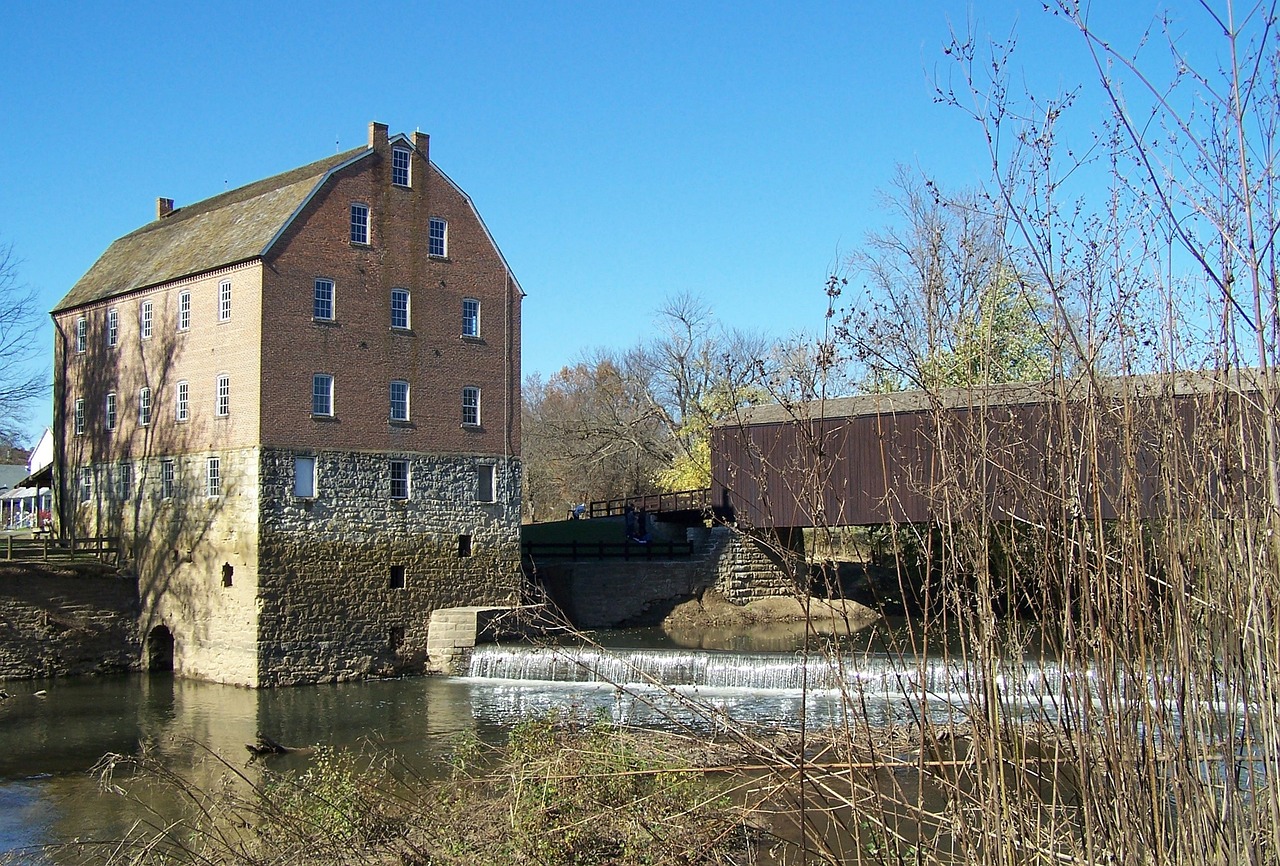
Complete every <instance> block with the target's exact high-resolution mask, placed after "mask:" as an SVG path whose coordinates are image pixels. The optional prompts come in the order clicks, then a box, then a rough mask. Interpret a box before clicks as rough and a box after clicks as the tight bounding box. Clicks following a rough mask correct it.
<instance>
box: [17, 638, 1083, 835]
mask: <svg viewBox="0 0 1280 866" xmlns="http://www.w3.org/2000/svg"><path fill="white" fill-rule="evenodd" d="M894 633H895V632H894V629H893V628H892V627H888V626H886V627H880V628H878V629H873V630H871V631H869V632H866V633H865V634H863V635H861V636H859V637H858V638H857V639H856V640H855V641H854V643H857V644H858V646H856V647H854V646H847V647H843V648H842V649H844V650H845V653H844V654H842V655H841V656H839V657H838V659H837V661H836V662H835V663H834V664H833V663H832V662H831V661H830V660H828V659H824V658H823V657H822V656H821V654H818V655H815V656H814V657H813V658H810V659H809V660H808V662H807V663H806V659H807V658H808V657H807V656H806V655H805V654H804V653H802V652H800V650H799V648H798V645H799V643H800V642H801V635H800V634H799V633H798V632H794V631H792V632H788V631H786V630H782V631H778V630H774V631H772V632H769V633H767V634H762V635H757V636H755V637H752V636H746V637H744V636H743V635H740V634H739V635H724V636H720V637H717V636H714V635H710V636H709V635H702V636H700V637H699V638H698V640H697V641H696V642H698V643H699V644H700V646H698V647H697V648H690V647H689V646H687V645H685V646H682V645H680V644H678V643H676V642H674V641H672V640H671V639H670V638H668V637H666V636H664V635H662V634H661V633H660V632H656V631H633V632H614V633H608V634H607V635H604V636H602V638H601V639H602V640H605V641H607V642H608V643H609V644H610V646H611V649H610V650H609V651H607V652H601V651H600V650H598V649H596V648H592V647H575V648H570V649H566V648H536V647H481V648H479V649H478V650H477V651H476V653H475V655H474V657H473V659H472V666H471V669H470V671H469V672H468V675H466V676H459V677H415V678H407V679H399V680H375V681H368V682H356V683H342V684H331V685H318V686H306V687H296V688H287V689H273V690H251V689H244V688H237V687H233V686H223V685H217V684H213V683H205V682H198V681H192V680H182V679H175V678H173V677H172V676H168V675H155V674H152V675H144V674H139V675H130V676H118V677H99V678H84V679H60V680H43V681H40V680H27V681H9V682H0V689H3V690H4V691H5V692H7V693H8V695H9V697H8V698H6V699H3V700H2V701H0V852H13V851H16V850H21V849H31V848H32V847H33V846H40V845H45V844H49V843H56V842H60V841H66V840H70V839H87V838H94V839H108V840H109V839H115V838H120V837H121V836H122V835H123V834H124V833H125V832H126V831H127V830H128V828H129V827H130V825H131V824H132V823H133V822H134V821H135V820H137V819H138V818H139V811H138V805H137V804H136V803H134V802H132V801H130V800H128V799H126V798H123V797H121V796H119V795H118V794H115V793H110V792H106V791H103V790H100V787H99V785H98V783H97V781H96V779H95V777H94V775H93V774H92V773H91V772H90V770H91V768H92V767H93V766H94V765H95V763H96V762H97V761H98V760H99V759H100V758H101V757H102V756H103V755H106V754H108V753H115V754H120V755H125V756H135V755H138V754H140V753H143V752H146V753H148V754H150V755H153V756H157V757H159V758H160V759H161V760H162V761H163V763H164V764H165V765H166V766H167V767H170V768H173V769H175V770H176V771H178V772H180V773H182V774H183V775H185V776H187V777H188V778H193V779H194V780H195V781H197V782H198V783H203V784H214V783H216V782H217V780H218V779H219V778H221V777H223V776H225V775H227V772H228V765H229V766H230V767H233V768H236V769H242V768H244V767H245V766H246V765H247V762H248V759H249V757H250V756H249V753H248V752H247V751H246V749H245V745H246V744H248V743H253V742H255V740H256V738H257V735H258V733H259V732H262V733H264V734H266V735H267V736H269V737H271V738H273V739H275V740H277V741H279V742H282V743H285V744H288V745H291V746H312V745H328V746H334V747H360V746H363V745H364V744H367V743H370V742H372V743H374V744H375V745H377V746H381V747H386V748H390V749H393V750H394V751H395V752H396V753H397V754H398V755H399V756H400V757H401V759H402V760H404V761H405V762H407V763H409V764H411V765H413V766H415V767H416V768H418V769H419V770H420V771H421V772H423V773H426V774H430V773H432V772H436V771H438V768H439V767H441V765H442V759H443V757H444V756H445V755H446V753H447V752H448V751H449V749H450V748H451V745H452V744H453V743H454V742H455V741H456V739H457V737H458V736H459V735H460V734H464V733H467V734H473V735H476V736H478V737H480V738H481V739H484V740H488V741H500V740H501V739H502V738H503V736H504V735H505V732H506V731H508V730H509V729H510V727H511V726H512V725H513V724H514V723H515V722H516V721H518V720H519V719H521V718H525V717H527V716H530V715H533V714H537V713H540V712H544V711H546V710H549V709H553V708H554V709H556V710H559V711H569V712H576V713H580V714H582V715H585V716H597V715H600V714H604V715H606V716H608V717H609V718H612V719H613V720H615V721H616V722H619V723H624V724H635V725H641V726H657V727H666V728H685V729H692V730H694V731H697V732H699V733H712V732H714V731H715V730H716V729H717V728H720V727H721V726H726V725H730V724H734V723H735V722H739V721H750V722H752V723H754V724H756V725H761V726H764V727H778V728H789V727H794V726H795V725H796V724H797V720H798V719H800V718H802V717H803V718H806V719H807V720H808V724H810V725H812V726H825V725H826V724H829V723H832V722H837V721H839V720H840V713H841V712H844V711H846V708H847V707H849V706H851V705H856V706H857V707H858V712H860V713H870V714H872V715H882V716H883V718H884V719H889V718H893V717H895V716H896V715H898V714H901V713H905V712H908V711H909V709H910V708H911V707H918V705H919V701H920V699H921V698H922V697H923V696H924V695H925V694H928V695H930V696H931V699H932V700H933V701H934V710H933V712H938V713H941V714H943V715H944V716H947V715H953V714H956V713H962V712H963V710H962V709H960V705H961V704H962V701H959V700H950V699H949V698H948V696H959V695H960V693H962V692H967V691H968V690H969V689H970V688H971V686H972V685H973V684H972V683H970V682H968V681H967V679H966V676H967V675H966V674H965V672H964V671H962V670H957V669H955V667H954V666H953V665H949V664H947V663H945V662H943V661H941V660H936V661H931V660H927V659H926V660H919V659H915V658H913V657H910V656H908V655H906V654H903V653H900V652H895V651H894V649H893V641H892V640H888V638H890V637H892V635H893V634H894ZM689 642H691V641H689V640H686V641H685V642H684V643H686V644H687V643H689ZM708 645H710V646H711V648H706V647H707V646H708ZM1009 682H1010V684H1009V685H1007V686H1005V687H1002V688H1004V689H1005V690H1006V691H1007V693H1008V695H1009V696H1010V698H1011V699H1012V700H1013V701H1014V702H1015V703H1023V704H1026V705H1028V706H1031V705H1034V704H1035V703H1036V702H1037V700H1039V699H1038V698H1037V695H1038V694H1041V693H1043V691H1044V689H1046V688H1047V689H1049V690H1050V691H1054V690H1056V688H1057V687H1058V686H1060V684H1061V683H1060V681H1059V678H1058V676H1057V674H1056V666H1053V665H1045V666H1038V667H1035V668H1034V669H1033V670H1031V671H1030V673H1028V672H1027V671H1026V670H1023V669H1019V670H1018V671H1017V672H1016V673H1015V674H1014V675H1013V676H1012V677H1011V678H1010V681H1009ZM851 685H852V687H856V688H857V689H858V690H859V700H858V701H856V702H850V701H849V700H848V696H847V695H848V689H849V688H850V687H851ZM842 695H843V697H842ZM270 760H271V762H272V763H271V766H272V767H273V769H290V768H301V767H304V766H305V764H306V761H307V758H306V757H305V756H304V755H285V756H281V757H273V758H271V759H270ZM223 761H225V762H226V764H224V763H222V762H223ZM250 772H251V773H252V772H253V770H252V769H251V770H250Z"/></svg>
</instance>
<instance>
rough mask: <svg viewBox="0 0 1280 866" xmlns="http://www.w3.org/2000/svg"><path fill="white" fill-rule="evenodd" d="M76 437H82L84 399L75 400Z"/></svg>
mask: <svg viewBox="0 0 1280 866" xmlns="http://www.w3.org/2000/svg"><path fill="white" fill-rule="evenodd" d="M75 415H76V435H77V436H83V435H84V398H83V397H77V398H76V412H75Z"/></svg>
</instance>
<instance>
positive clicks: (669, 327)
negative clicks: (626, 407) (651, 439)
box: [637, 293, 770, 491]
mask: <svg viewBox="0 0 1280 866" xmlns="http://www.w3.org/2000/svg"><path fill="white" fill-rule="evenodd" d="M656 319H657V330H658V336H657V337H655V338H654V339H653V340H652V341H651V342H650V343H648V344H647V345H644V346H641V347H640V348H639V349H638V350H637V352H638V356H639V363H640V364H642V365H643V366H644V368H645V378H647V380H648V389H649V395H650V400H651V402H652V405H653V407H654V410H655V412H656V413H657V416H658V418H660V419H661V421H662V424H663V426H664V428H665V429H666V432H667V434H668V436H669V437H670V441H671V443H672V450H673V454H672V457H671V460H670V461H669V465H668V466H667V467H666V469H665V470H664V471H663V473H662V478H661V480H660V483H661V485H662V487H663V489H666V490H672V491H674V490H691V489H698V488H702V487H707V486H709V485H710V483H711V450H710V431H711V425H712V424H714V423H716V422H718V421H721V420H723V419H724V418H726V417H728V416H729V415H730V414H731V413H732V412H734V411H735V410H737V409H739V408H742V407H744V406H748V405H751V404H754V403H759V402H761V401H762V400H763V399H764V398H765V391H764V390H763V389H762V388H761V387H760V385H761V377H762V375H763V370H762V367H761V359H763V358H765V357H766V356H767V355H768V353H769V351H770V347H769V345H768V342H767V341H766V340H765V339H764V337H762V336H760V335H757V334H751V333H747V332H744V331H738V330H729V329H725V328H723V327H722V326H721V325H720V324H719V322H717V320H716V318H715V316H714V314H713V313H712V310H711V308H710V306H708V305H707V303H706V302H705V301H703V300H702V299H700V298H698V297H696V296H694V295H691V294H688V293H684V294H679V295H674V296H672V297H671V298H668V299H667V301H666V303H665V304H664V305H663V306H662V308H661V309H659V310H658V312H657V315H656Z"/></svg>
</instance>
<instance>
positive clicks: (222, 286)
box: [218, 280, 231, 322]
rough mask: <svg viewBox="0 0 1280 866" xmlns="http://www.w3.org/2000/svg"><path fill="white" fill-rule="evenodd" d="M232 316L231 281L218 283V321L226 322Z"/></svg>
mask: <svg viewBox="0 0 1280 866" xmlns="http://www.w3.org/2000/svg"><path fill="white" fill-rule="evenodd" d="M230 318H231V281H230V280H223V281H222V282H220V283H218V321H219V322H225V321H227V320H229V319H230Z"/></svg>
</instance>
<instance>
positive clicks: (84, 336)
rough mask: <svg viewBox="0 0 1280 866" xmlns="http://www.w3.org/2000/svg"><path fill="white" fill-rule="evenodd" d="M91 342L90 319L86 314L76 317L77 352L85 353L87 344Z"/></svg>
mask: <svg viewBox="0 0 1280 866" xmlns="http://www.w3.org/2000/svg"><path fill="white" fill-rule="evenodd" d="M88 342H89V320H88V319H86V318H85V317H84V316H81V317H80V318H78V319H76V354H77V355H82V354H84V350H85V344H86V343H88Z"/></svg>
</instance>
